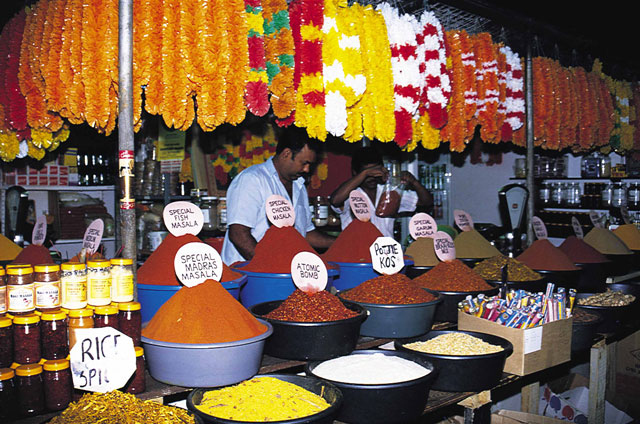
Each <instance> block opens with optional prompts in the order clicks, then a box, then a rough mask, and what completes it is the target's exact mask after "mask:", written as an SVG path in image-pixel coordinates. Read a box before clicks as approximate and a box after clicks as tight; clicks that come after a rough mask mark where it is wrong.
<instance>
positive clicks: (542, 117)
mask: <svg viewBox="0 0 640 424" xmlns="http://www.w3.org/2000/svg"><path fill="white" fill-rule="evenodd" d="M531 62H532V63H531V67H532V70H533V115H534V116H533V143H534V145H535V146H541V145H542V143H543V141H544V126H545V124H546V121H547V118H548V115H549V112H550V111H551V110H552V109H551V108H552V105H553V96H552V95H551V85H550V82H549V80H548V78H547V74H546V73H547V66H546V65H547V64H546V58H544V57H539V56H537V57H534V58H533V59H532V61H531Z"/></svg>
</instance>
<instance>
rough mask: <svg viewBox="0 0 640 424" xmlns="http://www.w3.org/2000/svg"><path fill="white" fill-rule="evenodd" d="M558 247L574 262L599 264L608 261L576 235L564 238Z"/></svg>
mask: <svg viewBox="0 0 640 424" xmlns="http://www.w3.org/2000/svg"><path fill="white" fill-rule="evenodd" d="M558 249H560V250H562V251H563V252H564V253H565V254H566V255H567V256H568V257H569V259H571V261H572V262H573V263H574V264H593V263H598V264H599V263H603V262H608V261H609V260H608V259H607V257H606V256H604V255H603V254H602V253H600V252H599V251H598V250H596V248H595V247H593V246H591V245H590V244H589V243H587V242H585V241H584V240H582V239H580V238H578V237H576V236H569V237H567V238H566V239H564V241H563V242H562V244H560V246H558Z"/></svg>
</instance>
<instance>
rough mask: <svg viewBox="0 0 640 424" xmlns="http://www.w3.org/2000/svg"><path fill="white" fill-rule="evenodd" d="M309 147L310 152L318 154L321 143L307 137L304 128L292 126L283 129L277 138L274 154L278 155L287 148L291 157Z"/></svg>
mask: <svg viewBox="0 0 640 424" xmlns="http://www.w3.org/2000/svg"><path fill="white" fill-rule="evenodd" d="M304 146H309V148H310V149H311V150H313V151H314V152H316V153H319V152H320V150H321V149H322V145H321V142H320V141H319V140H317V139H315V138H311V137H309V134H307V130H306V129H305V128H300V127H296V126H295V125H292V126H290V127H287V128H285V129H284V130H283V131H282V132H281V133H280V135H279V137H278V145H277V146H276V154H280V153H281V152H282V151H283V150H284V149H286V148H289V149H291V151H292V152H293V156H294V157H295V155H296V154H297V153H298V152H299V151H300V150H302V149H303V148H304Z"/></svg>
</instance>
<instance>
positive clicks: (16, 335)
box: [13, 314, 42, 364]
mask: <svg viewBox="0 0 640 424" xmlns="http://www.w3.org/2000/svg"><path fill="white" fill-rule="evenodd" d="M41 343H42V342H41V340H40V317H39V316H38V315H36V314H31V315H20V316H16V317H14V318H13V360H14V361H15V362H17V363H18V364H34V363H36V362H38V361H40V359H41V358H42V346H41Z"/></svg>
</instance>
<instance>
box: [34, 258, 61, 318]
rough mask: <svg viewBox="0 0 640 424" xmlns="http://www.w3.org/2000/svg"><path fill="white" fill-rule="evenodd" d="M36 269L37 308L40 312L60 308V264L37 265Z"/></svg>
mask: <svg viewBox="0 0 640 424" xmlns="http://www.w3.org/2000/svg"><path fill="white" fill-rule="evenodd" d="M34 271H35V273H34V275H33V280H34V287H35V306H36V309H37V310H39V311H40V312H49V311H54V310H58V309H60V306H61V304H62V302H61V300H60V265H58V264H42V265H36V266H35V267H34Z"/></svg>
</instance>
